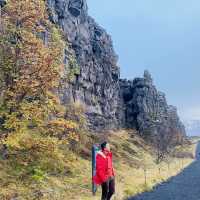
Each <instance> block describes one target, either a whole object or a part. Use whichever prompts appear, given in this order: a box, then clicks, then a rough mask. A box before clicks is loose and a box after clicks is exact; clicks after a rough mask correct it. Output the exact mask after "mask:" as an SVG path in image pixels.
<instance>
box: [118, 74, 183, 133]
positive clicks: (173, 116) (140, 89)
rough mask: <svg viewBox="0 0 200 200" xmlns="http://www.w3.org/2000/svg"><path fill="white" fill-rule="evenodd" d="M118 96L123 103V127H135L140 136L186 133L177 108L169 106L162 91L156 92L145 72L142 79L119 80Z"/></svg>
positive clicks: (150, 78)
mask: <svg viewBox="0 0 200 200" xmlns="http://www.w3.org/2000/svg"><path fill="white" fill-rule="evenodd" d="M120 88H121V90H120V91H121V97H122V101H123V104H124V119H125V120H124V121H123V125H124V127H129V128H136V129H137V130H138V131H139V132H140V133H141V134H143V135H145V134H146V135H149V134H150V135H152V134H162V133H163V132H165V133H166V134H172V133H173V134H174V135H175V134H176V135H177V136H185V129H184V126H183V124H182V122H181V121H180V119H179V117H178V114H177V109H176V108H175V107H174V106H171V105H168V104H167V101H166V98H165V94H164V93H162V92H159V91H157V89H156V87H155V86H154V85H153V80H152V77H151V75H150V73H149V72H148V71H145V73H144V78H135V79H134V80H133V81H127V80H121V81H120Z"/></svg>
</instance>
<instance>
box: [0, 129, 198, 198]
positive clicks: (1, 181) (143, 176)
mask: <svg viewBox="0 0 200 200" xmlns="http://www.w3.org/2000/svg"><path fill="white" fill-rule="evenodd" d="M104 139H107V140H109V141H110V143H111V148H112V151H113V153H114V167H115V169H116V174H117V175H116V194H115V196H114V197H113V199H114V200H122V199H124V198H126V197H128V196H132V195H134V194H137V193H140V192H143V191H148V190H151V189H152V188H153V186H155V185H156V184H158V183H160V182H163V181H165V180H167V179H168V178H169V177H171V176H175V175H176V174H178V173H179V172H180V171H181V170H182V169H183V168H185V167H186V166H188V165H189V164H190V163H191V162H193V158H192V157H193V155H194V152H195V147H196V144H197V140H195V141H193V142H192V143H191V144H188V145H184V146H182V147H177V149H176V151H175V153H174V156H175V157H173V158H169V159H168V161H167V162H163V163H161V164H160V165H156V164H155V162H154V161H155V157H154V153H153V149H152V147H150V146H149V145H148V144H146V143H145V141H143V140H142V139H141V138H140V137H138V136H137V134H136V133H135V132H133V131H125V130H123V131H117V132H111V133H107V134H105V133H104V134H99V135H98V136H94V135H93V136H90V137H89V138H87V139H86V140H87V141H86V142H85V144H84V145H83V146H81V147H79V148H78V149H79V150H78V153H72V152H71V151H68V152H66V151H67V150H66V149H65V150H64V152H63V154H62V155H63V160H67V162H68V164H67V165H66V166H68V169H67V170H66V172H65V173H63V172H62V173H59V172H55V174H53V173H51V174H50V173H46V172H44V171H42V170H40V168H37V169H34V170H35V171H34V175H33V174H31V175H30V174H28V173H27V171H26V173H22V170H25V169H26V168H23V169H20V167H19V166H17V165H15V164H14V166H13V165H12V163H11V162H14V161H13V160H7V161H5V160H0V199H2V200H4V199H5V200H10V199H12V198H16V199H20V200H21V199H27V200H35V199H40V200H50V199H51V200H60V199H64V200H69V199H70V200H99V199H100V192H101V189H100V188H98V192H97V194H96V196H95V197H93V196H92V194H91V160H90V149H91V146H92V144H93V143H96V142H101V141H103V140H104Z"/></svg>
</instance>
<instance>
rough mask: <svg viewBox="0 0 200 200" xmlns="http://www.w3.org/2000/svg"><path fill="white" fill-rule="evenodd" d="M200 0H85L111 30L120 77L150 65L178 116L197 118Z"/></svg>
mask: <svg viewBox="0 0 200 200" xmlns="http://www.w3.org/2000/svg"><path fill="white" fill-rule="evenodd" d="M199 6H200V2H199V1H197V0H191V1H186V0H169V1H165V2H163V1H162V2H161V1H158V0H152V1H149V0H134V1H133V0H124V1H123V3H122V2H120V1H114V0H109V1H106V0H101V1H94V0H88V8H89V14H90V15H91V16H92V17H93V18H95V20H96V22H97V23H99V24H100V25H101V26H102V27H103V28H105V29H106V30H107V32H108V33H109V34H110V35H111V37H112V39H113V43H114V48H115V51H116V53H117V54H118V56H119V66H120V69H121V77H122V78H129V79H133V78H135V77H138V76H142V75H143V71H144V70H145V69H148V70H149V71H150V73H151V74H152V77H153V79H154V83H155V85H156V86H157V88H158V89H159V90H160V91H163V92H164V93H165V94H166V97H167V100H168V103H169V104H172V105H174V106H176V107H177V108H178V112H179V115H180V118H181V119H182V120H184V121H185V120H187V121H188V120H200V95H199V93H198V92H199V85H200V79H199V74H200V67H199V66H200V59H199V52H200V23H199V22H200V12H199Z"/></svg>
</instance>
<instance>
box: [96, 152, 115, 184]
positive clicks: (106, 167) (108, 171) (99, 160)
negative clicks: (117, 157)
mask: <svg viewBox="0 0 200 200" xmlns="http://www.w3.org/2000/svg"><path fill="white" fill-rule="evenodd" d="M110 176H115V173H114V169H113V165H112V153H111V152H102V151H99V152H98V153H97V156H96V175H95V176H94V177H93V182H94V183H95V184H97V185H101V184H102V183H103V182H105V181H106V180H107V179H108V178H109V177H110Z"/></svg>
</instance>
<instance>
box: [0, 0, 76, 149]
mask: <svg viewBox="0 0 200 200" xmlns="http://www.w3.org/2000/svg"><path fill="white" fill-rule="evenodd" d="M1 23H2V29H1V32H0V126H1V127H0V128H1V141H2V142H3V143H6V144H10V143H12V142H13V141H15V143H16V144H15V146H17V144H18V143H17V142H16V141H19V142H20V141H23V135H24V134H26V133H27V132H30V130H31V131H32V132H35V133H42V134H46V136H49V137H57V138H60V139H63V137H64V136H65V137H75V132H76V129H77V125H76V123H75V122H73V121H72V120H68V119H66V118H65V109H64V107H63V106H62V105H61V104H60V101H59V99H58V98H57V97H56V95H55V93H56V91H57V88H58V85H59V80H60V78H61V76H62V74H63V70H64V67H65V66H64V64H63V59H64V55H63V53H64V48H65V45H66V42H64V41H63V39H62V33H61V31H60V30H59V28H58V27H56V26H55V25H53V24H51V23H50V21H49V20H48V15H47V11H46V5H45V1H43V0H18V1H16V0H9V1H8V2H7V4H6V6H5V7H3V9H2V16H1ZM55 129H56V131H55ZM62 134H63V135H64V136H63V135H62ZM11 141H12V142H11ZM24 144H25V143H24ZM12 145H14V144H12ZM49 146H50V145H49Z"/></svg>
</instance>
